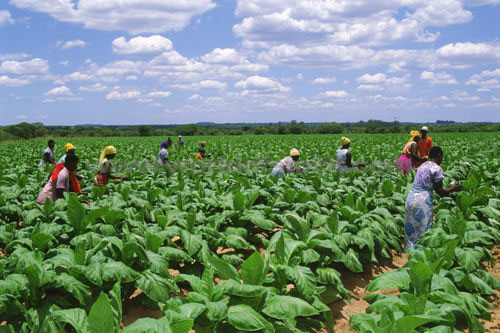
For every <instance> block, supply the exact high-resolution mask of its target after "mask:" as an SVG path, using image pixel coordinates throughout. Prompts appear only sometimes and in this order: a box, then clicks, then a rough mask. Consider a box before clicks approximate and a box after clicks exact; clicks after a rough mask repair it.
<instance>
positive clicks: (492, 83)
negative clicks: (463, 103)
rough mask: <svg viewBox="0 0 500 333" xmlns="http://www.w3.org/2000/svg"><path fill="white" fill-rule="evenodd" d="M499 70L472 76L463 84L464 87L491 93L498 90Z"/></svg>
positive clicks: (499, 85)
mask: <svg viewBox="0 0 500 333" xmlns="http://www.w3.org/2000/svg"><path fill="white" fill-rule="evenodd" d="M499 79H500V68H497V69H495V70H485V71H482V72H481V73H480V74H474V75H472V76H471V77H470V79H469V80H468V81H467V82H466V83H465V84H466V85H472V86H477V90H478V91H491V90H492V89H498V88H500V81H499Z"/></svg>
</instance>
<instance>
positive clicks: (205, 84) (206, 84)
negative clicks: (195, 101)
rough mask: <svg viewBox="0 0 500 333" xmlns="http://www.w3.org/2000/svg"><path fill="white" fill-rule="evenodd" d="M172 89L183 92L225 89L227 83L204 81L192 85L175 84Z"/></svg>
mask: <svg viewBox="0 0 500 333" xmlns="http://www.w3.org/2000/svg"><path fill="white" fill-rule="evenodd" d="M171 87H172V88H176V89H183V90H200V89H225V88H226V87H227V83H226V82H221V81H216V80H202V81H200V82H194V83H191V84H173V85H171Z"/></svg>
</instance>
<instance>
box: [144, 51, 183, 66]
mask: <svg viewBox="0 0 500 333" xmlns="http://www.w3.org/2000/svg"><path fill="white" fill-rule="evenodd" d="M187 61H188V59H187V58H185V57H183V56H182V55H180V54H179V53H178V52H177V51H170V52H163V53H162V54H161V55H159V56H157V57H156V58H154V59H153V60H151V64H152V65H156V66H158V65H160V66H161V65H168V66H180V65H185V64H186V63H187Z"/></svg>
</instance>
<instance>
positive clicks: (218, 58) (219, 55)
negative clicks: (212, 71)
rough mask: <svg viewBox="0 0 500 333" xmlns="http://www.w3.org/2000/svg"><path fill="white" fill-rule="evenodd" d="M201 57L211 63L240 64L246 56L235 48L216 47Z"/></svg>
mask: <svg viewBox="0 0 500 333" xmlns="http://www.w3.org/2000/svg"><path fill="white" fill-rule="evenodd" d="M201 59H202V60H203V61H204V62H206V63H209V64H239V63H241V62H243V60H244V57H242V56H241V55H239V54H238V52H237V51H236V50H235V49H219V48H216V49H214V50H213V51H212V52H210V53H207V54H205V55H204V56H202V57H201Z"/></svg>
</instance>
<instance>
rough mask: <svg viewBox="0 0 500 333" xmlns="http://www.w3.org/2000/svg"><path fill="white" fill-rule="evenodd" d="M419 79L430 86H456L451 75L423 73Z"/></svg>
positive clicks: (455, 81)
mask: <svg viewBox="0 0 500 333" xmlns="http://www.w3.org/2000/svg"><path fill="white" fill-rule="evenodd" d="M420 79H421V80H425V81H428V82H429V84H430V85H447V84H448V85H449V84H457V80H455V78H454V77H453V76H452V75H450V74H448V73H445V72H440V73H433V72H429V71H424V72H422V74H420Z"/></svg>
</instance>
